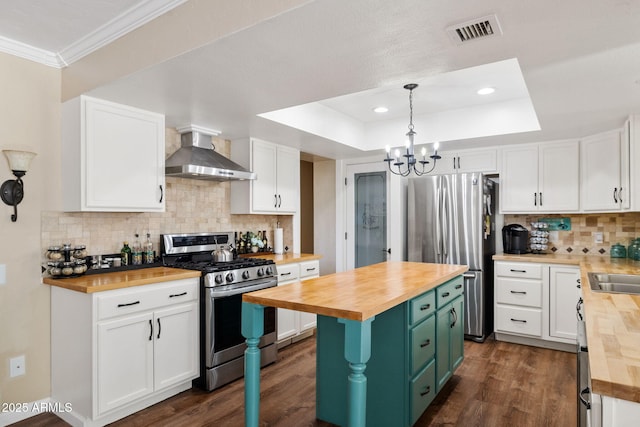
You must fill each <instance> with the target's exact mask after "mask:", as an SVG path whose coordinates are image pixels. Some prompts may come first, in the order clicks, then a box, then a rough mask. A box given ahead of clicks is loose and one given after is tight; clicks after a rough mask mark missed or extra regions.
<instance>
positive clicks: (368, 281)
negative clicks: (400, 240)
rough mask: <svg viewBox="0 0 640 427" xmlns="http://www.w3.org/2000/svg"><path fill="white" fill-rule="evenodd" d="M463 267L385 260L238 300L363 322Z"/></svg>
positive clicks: (451, 276)
mask: <svg viewBox="0 0 640 427" xmlns="http://www.w3.org/2000/svg"><path fill="white" fill-rule="evenodd" d="M467 270H468V267H467V266H461V265H447V264H426V263H420V262H403V261H388V262H382V263H379V264H374V265H370V266H367V267H361V268H357V269H355V270H350V271H344V272H341V273H335V274H330V275H327V276H320V277H318V278H315V279H309V280H306V281H304V282H296V283H292V284H289V285H285V286H278V287H275V288H269V289H264V290H261V291H256V292H250V293H247V294H243V296H242V300H243V301H244V302H248V303H253V304H260V305H264V306H269V307H280V308H289V309H292V310H297V311H305V312H309V313H316V314H321V315H325V316H331V317H337V318H342V319H350V320H356V321H363V320H366V319H369V318H371V317H373V316H375V315H377V314H379V313H382V312H383V311H386V310H388V309H390V308H392V307H395V306H396V305H398V304H401V303H403V302H405V301H407V300H410V299H411V298H413V297H416V296H418V295H420V294H422V293H424V292H427V291H428V290H430V289H433V288H435V287H436V286H438V285H441V284H442V283H444V282H446V281H447V280H450V279H452V278H454V277H456V276H459V275H461V274H462V273H464V272H465V271H467Z"/></svg>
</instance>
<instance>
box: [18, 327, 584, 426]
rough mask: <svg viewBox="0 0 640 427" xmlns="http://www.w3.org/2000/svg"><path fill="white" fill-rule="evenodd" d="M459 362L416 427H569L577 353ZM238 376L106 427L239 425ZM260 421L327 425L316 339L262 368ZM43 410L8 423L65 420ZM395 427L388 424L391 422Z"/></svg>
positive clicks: (487, 350) (519, 350) (491, 346)
mask: <svg viewBox="0 0 640 427" xmlns="http://www.w3.org/2000/svg"><path fill="white" fill-rule="evenodd" d="M464 349H465V360H464V362H463V363H462V365H461V366H460V367H459V368H458V370H457V371H456V374H455V375H454V377H453V378H452V379H451V380H450V381H449V382H448V384H447V385H446V386H445V388H444V389H443V390H442V391H441V392H440V394H439V395H438V396H437V398H436V399H435V400H434V402H433V403H432V404H431V406H429V408H428V409H427V411H426V412H425V413H424V414H423V415H422V417H421V418H420V419H419V420H418V422H417V423H416V424H415V425H416V426H465V427H467V426H486V427H500V426H518V427H526V426H531V427H537V426H545V427H548V426H562V427H564V426H574V425H576V410H577V409H576V399H577V397H576V386H575V384H576V366H575V365H576V356H575V354H572V353H565V352H560V351H554V350H547V349H541V348H535V347H528V346H523V345H517V344H509V343H505V342H497V341H494V340H487V341H486V342H485V343H483V344H478V343H474V342H470V341H465V346H464ZM243 386H244V381H242V380H238V381H235V382H234V383H232V384H229V385H227V386H225V387H223V388H222V389H219V390H216V391H213V392H211V393H207V392H204V391H202V390H198V389H191V390H188V391H185V392H183V393H180V394H179V395H177V396H174V397H172V398H169V399H167V400H165V401H163V402H161V403H159V404H157V405H154V406H152V407H150V408H147V409H145V410H143V411H140V412H138V413H136V414H134V415H131V416H129V417H127V418H124V419H122V420H120V421H117V422H115V423H113V424H111V425H112V426H127V427H128V426H139V427H142V426H172V427H173V426H211V427H213V426H215V427H222V426H232V427H237V426H242V425H243V423H244V413H243V407H244V401H243V399H244V397H243V396H244V395H243ZM260 424H261V426H283V427H289V426H295V427H298V426H320V427H326V426H330V424H328V423H324V422H321V421H318V420H316V419H315V338H308V339H306V340H303V341H301V342H299V343H296V344H293V345H290V346H288V347H286V348H284V349H282V350H280V352H279V354H278V362H277V363H275V364H273V365H270V366H268V367H266V368H264V369H263V370H262V376H261V407H260ZM67 425H68V424H66V423H65V422H64V421H62V420H60V419H59V418H58V417H56V416H55V415H53V414H41V415H38V416H36V417H32V418H29V419H28V420H25V421H22V422H20V423H17V424H14V426H29V427H60V426H67ZM390 427H393V426H390Z"/></svg>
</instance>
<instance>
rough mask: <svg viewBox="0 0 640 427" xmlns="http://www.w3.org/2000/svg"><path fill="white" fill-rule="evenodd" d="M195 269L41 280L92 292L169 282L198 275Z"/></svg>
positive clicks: (157, 268)
mask: <svg viewBox="0 0 640 427" xmlns="http://www.w3.org/2000/svg"><path fill="white" fill-rule="evenodd" d="M200 275H201V273H200V272H199V271H195V270H183V269H181V268H170V267H152V268H141V269H139V270H126V271H118V272H111V273H98V274H86V275H84V276H78V277H70V278H67V279H54V278H52V277H44V278H43V279H42V282H43V283H44V284H47V285H51V286H58V287H61V288H65V289H70V290H72V291H78V292H84V293H92V292H102V291H111V290H113V289H123V288H130V287H132V286H140V285H150V284H152V283H160V282H169V281H171V280H180V279H188V278H191V277H200Z"/></svg>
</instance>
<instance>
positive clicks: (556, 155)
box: [538, 141, 580, 212]
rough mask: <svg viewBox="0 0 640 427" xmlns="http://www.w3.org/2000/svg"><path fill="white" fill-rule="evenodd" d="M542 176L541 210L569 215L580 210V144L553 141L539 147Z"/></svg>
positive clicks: (539, 191)
mask: <svg viewBox="0 0 640 427" xmlns="http://www.w3.org/2000/svg"><path fill="white" fill-rule="evenodd" d="M539 152H540V154H539V161H540V177H539V186H538V210H540V211H544V212H567V211H578V210H579V209H580V198H579V195H580V192H579V191H578V188H579V187H580V168H579V158H580V156H579V152H580V145H579V143H578V141H567V142H553V143H549V144H540V146H539Z"/></svg>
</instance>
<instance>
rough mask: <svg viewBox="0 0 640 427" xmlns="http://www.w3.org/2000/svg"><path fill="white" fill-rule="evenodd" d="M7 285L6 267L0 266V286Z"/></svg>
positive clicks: (4, 265)
mask: <svg viewBox="0 0 640 427" xmlns="http://www.w3.org/2000/svg"><path fill="white" fill-rule="evenodd" d="M6 284H7V265H6V264H0V285H6Z"/></svg>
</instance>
